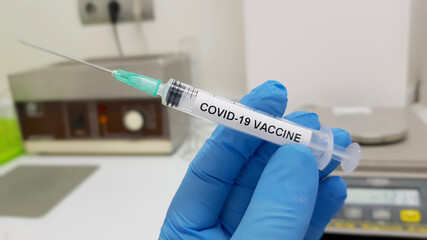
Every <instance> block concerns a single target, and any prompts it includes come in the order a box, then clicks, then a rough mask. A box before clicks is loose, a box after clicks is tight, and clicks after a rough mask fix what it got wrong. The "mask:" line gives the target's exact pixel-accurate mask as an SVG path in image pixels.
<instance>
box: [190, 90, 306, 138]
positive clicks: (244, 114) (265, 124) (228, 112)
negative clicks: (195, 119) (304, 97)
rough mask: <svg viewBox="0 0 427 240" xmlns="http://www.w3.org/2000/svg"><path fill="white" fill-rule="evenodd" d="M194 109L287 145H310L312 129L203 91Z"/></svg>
mask: <svg viewBox="0 0 427 240" xmlns="http://www.w3.org/2000/svg"><path fill="white" fill-rule="evenodd" d="M192 113H193V114H194V115H197V116H200V117H202V118H206V119H209V120H211V121H214V122H216V123H219V124H221V125H224V126H227V127H230V128H234V129H236V130H239V131H242V132H245V133H248V134H251V135H253V136H257V137H259V138H262V139H265V140H267V141H270V142H273V143H276V144H278V145H284V144H288V143H300V144H303V145H305V146H308V145H309V143H310V140H311V131H310V130H308V129H305V128H302V127H299V126H295V125H293V124H290V123H288V122H285V121H282V120H280V119H277V118H273V117H270V116H267V115H265V114H262V113H259V112H256V111H253V110H250V109H248V108H245V107H241V106H239V105H236V104H234V103H233V102H228V101H226V100H221V99H218V98H216V97H214V96H212V95H210V94H208V93H206V92H203V91H199V93H198V94H197V99H196V101H195V104H194V105H193V110H192Z"/></svg>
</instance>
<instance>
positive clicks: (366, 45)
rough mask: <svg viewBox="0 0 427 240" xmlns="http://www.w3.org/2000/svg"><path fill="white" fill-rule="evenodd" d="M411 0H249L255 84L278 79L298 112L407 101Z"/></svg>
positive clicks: (249, 73)
mask: <svg viewBox="0 0 427 240" xmlns="http://www.w3.org/2000/svg"><path fill="white" fill-rule="evenodd" d="M410 4H411V2H410V1H400V0H372V1H360V0H352V1H341V0H322V1H318V0H304V1H301V0H282V1H276V0H264V1H258V0H246V1H244V11H245V35H246V56H247V64H246V69H247V76H248V79H249V87H254V86H255V85H258V84H259V83H260V82H263V81H265V80H267V79H275V80H278V81H280V82H282V83H283V84H285V86H286V87H287V88H288V92H289V106H290V108H291V109H295V107H297V106H300V105H303V104H317V105H323V106H335V105H346V106H348V105H369V106H402V105H404V104H405V101H406V99H405V96H406V82H407V78H408V48H409V46H408V39H409V22H410V20H409V17H410Z"/></svg>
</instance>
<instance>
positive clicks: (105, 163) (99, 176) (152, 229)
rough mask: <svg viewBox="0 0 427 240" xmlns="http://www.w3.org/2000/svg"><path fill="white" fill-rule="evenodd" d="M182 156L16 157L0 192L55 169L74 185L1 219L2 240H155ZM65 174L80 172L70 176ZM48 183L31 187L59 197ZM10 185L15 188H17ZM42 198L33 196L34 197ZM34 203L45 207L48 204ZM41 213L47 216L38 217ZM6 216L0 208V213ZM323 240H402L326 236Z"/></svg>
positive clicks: (182, 168)
mask: <svg viewBox="0 0 427 240" xmlns="http://www.w3.org/2000/svg"><path fill="white" fill-rule="evenodd" d="M186 151H188V149H185V148H181V149H179V150H178V151H177V152H176V153H174V154H173V155H170V156H54V155H23V156H20V157H18V158H17V159H15V160H13V161H12V162H9V163H8V164H6V165H4V166H2V167H1V168H0V179H2V180H0V192H1V191H2V182H3V190H4V185H7V181H8V180H7V178H6V179H5V176H7V175H8V173H10V172H12V171H14V170H21V171H25V170H29V171H34V172H37V171H45V170H46V169H49V168H56V169H55V172H59V175H61V176H62V177H64V178H66V177H68V178H69V179H68V180H67V182H73V181H74V182H75V183H76V185H75V186H72V185H70V184H68V186H64V188H68V190H69V191H68V192H67V191H65V194H64V195H63V198H61V197H60V196H59V197H58V196H56V201H57V202H55V201H53V202H52V201H51V203H52V204H53V207H51V208H49V207H48V206H40V208H37V209H31V207H30V209H27V210H30V211H29V213H28V214H29V215H31V214H32V215H33V216H31V217H28V216H27V217H23V216H16V214H15V215H14V216H13V217H12V216H10V215H7V214H0V215H1V216H0V240H27V239H43V240H57V239H61V240H62V239H63V240H67V239H104V240H108V239H114V240H116V239H127V240H131V239H157V238H158V234H159V232H160V228H161V226H162V224H163V220H164V217H165V215H166V212H167V209H168V206H169V204H170V201H171V199H172V197H173V195H174V193H175V192H176V190H177V188H178V186H179V184H180V182H181V179H182V178H183V176H184V174H185V172H186V170H187V167H188V164H189V163H190V161H191V159H192V157H193V156H194V154H195V152H194V153H188V152H186ZM61 168H62V170H60V169H61ZM64 169H68V170H73V169H75V170H76V169H77V170H78V169H81V170H84V171H81V170H80V171H76V172H75V174H73V173H72V172H71V174H70V172H67V171H64ZM61 171H62V172H61ZM79 174H80V175H81V176H83V177H82V178H81V179H82V181H80V182H79V181H77V182H76V181H75V180H76V176H78V175H79ZM44 175H46V174H45V173H44ZM47 175H49V174H47ZM50 177H51V178H50V179H49V178H48V179H44V180H42V181H40V179H39V180H38V181H31V179H29V180H28V182H29V183H30V185H29V186H30V187H31V186H32V185H31V184H35V182H43V181H45V182H46V181H49V180H52V182H53V183H52V184H53V185H52V186H50V188H52V189H55V188H57V189H56V190H57V191H56V192H60V190H61V189H59V190H58V188H60V187H61V186H62V185H60V184H59V185H58V184H56V183H57V181H55V180H54V177H55V176H54V175H51V176H50ZM5 180H6V181H5ZM28 182H27V183H22V184H23V185H25V184H29V183H28ZM18 183H19V182H18ZM12 185H13V187H17V186H16V185H17V184H16V182H15V184H12ZM66 185H67V184H66ZM6 187H8V186H6ZM21 188H22V189H21ZM33 190H34V189H33ZM24 191H25V192H24ZM40 191H45V190H43V189H42V190H40ZM14 192H15V191H14ZM16 192H17V194H21V195H22V196H23V197H24V196H25V194H27V192H31V189H30V190H28V189H24V187H23V186H21V185H19V184H18V187H17V191H16ZM46 194H47V193H46V192H40V194H38V192H35V193H34V194H33V195H37V196H38V195H46ZM30 197H34V196H30ZM18 200H19V199H18ZM24 200H25V199H24ZM24 200H23V201H24ZM35 201H43V203H44V202H49V201H48V200H47V199H35ZM24 202H25V201H24ZM9 204H10V203H9ZM34 204H35V203H34ZM32 205H33V203H32V204H31V205H30V206H32ZM36 205H37V204H36ZM20 206H22V205H20ZM43 208H44V209H47V211H46V212H45V213H43V214H40V213H41V212H43V211H42V209H43ZM4 210H5V209H4V207H3V209H2V207H1V206H0V213H1V212H2V211H4ZM24 210H25V207H24V208H23V209H18V215H19V213H22V212H25V211H24ZM31 211H32V212H31ZM4 216H8V217H4ZM322 239H323V240H334V239H347V240H353V239H354V240H357V239H362V240H369V239H390V240H393V239H394V240H400V239H402V238H390V237H387V238H379V237H355V236H349V235H330V234H326V235H325V236H324V237H323V238H322Z"/></svg>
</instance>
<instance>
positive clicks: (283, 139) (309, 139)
mask: <svg viewBox="0 0 427 240" xmlns="http://www.w3.org/2000/svg"><path fill="white" fill-rule="evenodd" d="M21 43H23V44H25V45H27V46H30V47H34V48H37V49H39V50H42V51H45V52H49V53H51V54H55V55H57V56H61V57H64V58H67V59H69V60H73V61H76V62H79V63H82V64H86V65H89V66H91V67H94V68H96V69H99V70H102V71H106V72H109V73H111V74H112V76H113V77H114V78H116V79H117V80H119V81H121V82H124V83H126V84H128V85H130V86H132V87H135V88H137V89H139V90H141V91H144V92H146V93H149V94H152V95H153V96H154V97H156V96H160V97H161V98H162V104H163V105H165V106H167V107H170V108H174V109H177V110H180V111H182V112H185V113H188V114H191V115H194V116H197V117H200V118H203V119H207V120H210V121H213V122H215V123H218V124H221V125H224V126H226V127H230V128H233V129H235V130H238V131H241V132H244V133H247V134H250V135H253V136H255V137H258V138H261V139H263V140H266V141H269V142H272V143H275V144H278V145H285V144H289V143H298V144H302V145H305V146H307V147H309V148H310V149H311V150H312V152H313V154H314V156H315V157H316V160H317V164H318V167H319V169H320V170H323V169H324V168H325V167H326V166H328V164H329V162H330V161H331V159H334V160H336V161H339V162H341V168H342V169H343V171H344V172H352V171H353V170H354V169H355V168H356V167H357V165H358V163H359V160H360V146H359V144H358V143H352V144H350V145H349V146H348V147H346V148H345V147H342V146H339V145H334V138H333V135H332V131H331V129H330V128H329V127H327V126H322V127H321V128H320V130H314V129H309V128H306V127H303V126H300V125H298V124H295V123H293V122H290V121H287V120H285V119H282V118H277V117H273V116H269V115H267V114H265V113H262V112H260V111H257V110H256V109H251V108H249V107H247V106H244V105H242V104H239V103H236V102H234V101H230V100H227V99H224V98H221V97H218V96H216V95H214V94H211V93H208V92H205V91H203V90H200V89H197V88H194V87H192V86H190V85H188V84H184V83H181V82H179V81H176V80H174V79H170V80H169V81H168V82H167V83H162V81H161V80H160V79H154V78H150V77H147V76H144V75H140V74H136V73H132V72H127V71H124V70H120V69H118V70H109V69H106V68H104V67H101V66H98V65H95V64H92V63H88V62H86V61H83V60H79V59H76V58H72V57H69V56H66V55H63V54H59V53H57V52H53V51H51V50H47V49H45V48H42V47H39V46H35V45H33V44H29V43H26V42H22V41H21Z"/></svg>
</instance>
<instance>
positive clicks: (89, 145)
mask: <svg viewBox="0 0 427 240" xmlns="http://www.w3.org/2000/svg"><path fill="white" fill-rule="evenodd" d="M91 62H93V63H95V64H98V65H102V66H105V67H113V66H114V67H117V66H119V67H120V68H123V69H127V70H130V71H142V72H146V73H149V74H150V75H152V76H155V77H156V78H170V77H172V76H174V77H179V78H180V79H186V80H188V81H189V80H190V79H191V73H190V62H189V59H188V57H187V56H186V55H184V54H169V55H167V54H165V55H151V56H139V57H138V56H137V57H124V58H105V59H93V60H91ZM9 82H10V86H11V91H12V95H13V99H14V101H15V106H16V109H17V115H18V118H19V123H20V127H21V131H22V136H23V141H24V147H25V150H26V151H27V152H30V153H67V154H169V153H172V152H173V150H174V149H176V148H177V147H178V146H179V144H180V143H181V142H182V141H183V139H184V138H185V135H186V133H187V132H188V116H185V114H182V113H179V112H176V111H173V110H169V109H166V108H163V107H162V106H161V101H160V100H157V99H151V98H150V97H149V95H148V94H145V93H142V92H141V91H138V90H136V89H132V88H129V87H127V86H125V85H123V84H121V83H119V82H116V81H109V80H108V79H107V80H106V78H105V74H104V73H102V72H100V71H96V70H93V69H92V68H88V67H86V66H82V65H79V64H75V63H70V62H64V63H58V64H54V65H51V66H47V67H43V68H39V69H34V70H31V71H26V72H21V73H17V74H12V75H10V76H9Z"/></svg>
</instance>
